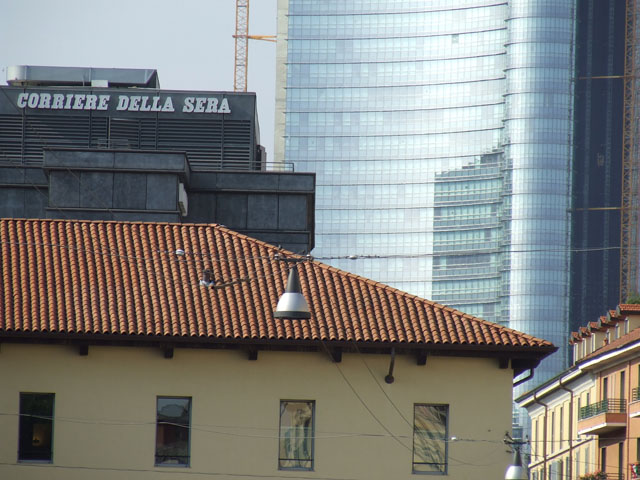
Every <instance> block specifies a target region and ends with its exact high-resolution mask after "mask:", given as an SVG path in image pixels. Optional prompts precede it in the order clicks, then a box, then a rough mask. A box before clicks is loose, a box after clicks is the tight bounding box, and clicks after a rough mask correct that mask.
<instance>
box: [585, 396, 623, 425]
mask: <svg viewBox="0 0 640 480" xmlns="http://www.w3.org/2000/svg"><path fill="white" fill-rule="evenodd" d="M626 407H627V401H626V399H624V398H607V399H605V400H602V401H600V402H598V403H592V404H591V405H587V406H586V407H582V408H581V409H580V418H579V419H580V420H584V419H585V418H591V417H595V416H596V415H600V414H601V413H625V412H626Z"/></svg>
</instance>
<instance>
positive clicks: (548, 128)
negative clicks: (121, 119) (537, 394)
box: [504, 0, 575, 390]
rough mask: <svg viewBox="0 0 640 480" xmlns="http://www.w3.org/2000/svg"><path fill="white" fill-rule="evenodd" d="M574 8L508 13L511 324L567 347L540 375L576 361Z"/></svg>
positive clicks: (545, 2)
mask: <svg viewBox="0 0 640 480" xmlns="http://www.w3.org/2000/svg"><path fill="white" fill-rule="evenodd" d="M574 15H575V12H574V0H537V1H536V2H531V1H530V0H511V1H510V11H509V18H508V19H507V28H508V32H509V36H508V43H507V59H508V60H507V70H506V77H507V92H506V97H505V98H506V109H505V123H504V125H505V136H504V147H505V159H506V167H507V171H508V172H509V173H510V175H511V181H510V182H509V183H510V184H511V192H510V195H509V198H510V202H511V205H510V210H511V218H510V229H509V230H510V233H511V239H510V245H509V248H510V261H509V272H510V275H509V325H510V326H511V327H512V328H515V329H517V330H521V331H523V332H528V333H532V334H535V335H536V336H539V337H542V338H545V339H547V340H550V341H551V342H553V343H554V344H555V345H557V346H558V347H560V351H559V353H558V354H556V355H552V356H551V357H549V358H547V359H546V360H544V361H543V363H542V364H541V365H540V366H539V367H538V368H537V369H536V382H538V381H540V380H541V379H544V378H549V377H552V376H553V375H555V374H557V373H559V372H560V371H561V370H562V369H564V368H566V367H567V365H568V359H567V347H566V345H567V342H568V335H569V329H568V318H569V255H570V254H569V251H570V243H569V242H570V218H569V215H570V208H571V203H570V202H571V158H572V148H573V128H572V125H573V109H572V107H573V81H572V79H573V78H574V62H573V59H574V52H573V45H574ZM526 388H527V387H526V386H523V387H522V388H521V390H523V389H526Z"/></svg>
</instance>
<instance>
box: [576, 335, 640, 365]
mask: <svg viewBox="0 0 640 480" xmlns="http://www.w3.org/2000/svg"><path fill="white" fill-rule="evenodd" d="M638 340H640V328H635V329H633V330H631V331H630V332H629V333H627V334H626V335H623V336H621V337H620V338H617V339H615V340H614V341H613V342H611V343H609V344H607V345H605V346H603V347H600V348H598V349H597V350H594V351H593V352H591V353H590V354H589V355H585V356H584V357H582V358H581V359H580V361H579V362H578V363H582V362H584V361H585V360H591V359H592V358H596V357H599V356H600V355H604V354H605V353H609V352H612V351H614V350H618V349H619V348H623V347H626V346H628V345H630V344H632V343H635V342H637V341H638Z"/></svg>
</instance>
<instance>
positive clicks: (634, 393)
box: [631, 387, 640, 402]
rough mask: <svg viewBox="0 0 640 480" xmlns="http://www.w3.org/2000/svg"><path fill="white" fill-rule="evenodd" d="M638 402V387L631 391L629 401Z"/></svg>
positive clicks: (639, 389) (639, 398) (639, 390)
mask: <svg viewBox="0 0 640 480" xmlns="http://www.w3.org/2000/svg"><path fill="white" fill-rule="evenodd" d="M638 400H640V387H636V388H634V389H632V390H631V401H632V402H637V401H638Z"/></svg>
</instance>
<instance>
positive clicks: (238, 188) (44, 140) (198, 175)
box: [0, 67, 315, 252]
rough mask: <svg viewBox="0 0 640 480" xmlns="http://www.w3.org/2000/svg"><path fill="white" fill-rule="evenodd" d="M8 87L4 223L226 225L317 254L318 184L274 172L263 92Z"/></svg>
mask: <svg viewBox="0 0 640 480" xmlns="http://www.w3.org/2000/svg"><path fill="white" fill-rule="evenodd" d="M8 83H9V86H5V87H0V216H2V217H27V218H76V219H103V220H132V221H134V220H135V221H166V222H190V223H191V222H197V223H220V224H223V225H226V226H228V227H229V228H232V229H234V230H236V231H239V232H241V233H245V234H247V235H250V236H252V237H255V238H258V239H261V240H264V241H267V242H269V243H273V244H278V245H281V246H283V247H284V248H287V249H291V250H294V251H296V252H309V251H310V250H311V249H312V248H313V244H314V198H315V175H314V174H312V173H294V172H293V171H287V168H285V166H284V165H277V166H276V165H268V164H267V161H266V155H265V153H264V148H263V147H262V146H261V145H260V135H259V126H258V120H257V115H256V96H255V94H253V93H231V92H201V91H169V90H161V89H160V85H159V82H158V76H157V73H156V72H155V70H127V69H89V68H59V67H12V68H9V69H8ZM276 167H277V168H276ZM289 170H292V169H289Z"/></svg>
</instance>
